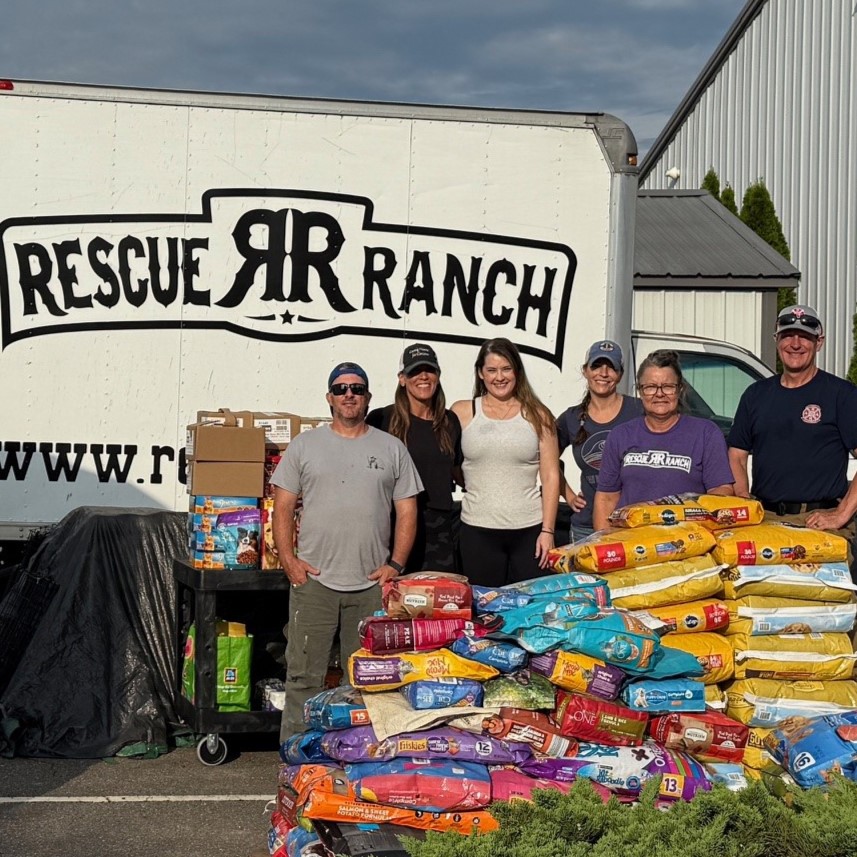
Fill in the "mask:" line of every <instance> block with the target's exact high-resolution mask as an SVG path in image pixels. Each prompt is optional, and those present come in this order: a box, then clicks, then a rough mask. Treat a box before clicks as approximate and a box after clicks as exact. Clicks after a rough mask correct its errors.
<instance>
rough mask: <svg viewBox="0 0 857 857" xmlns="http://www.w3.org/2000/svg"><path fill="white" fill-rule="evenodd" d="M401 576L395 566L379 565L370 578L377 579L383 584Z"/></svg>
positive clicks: (379, 583) (380, 584)
mask: <svg viewBox="0 0 857 857" xmlns="http://www.w3.org/2000/svg"><path fill="white" fill-rule="evenodd" d="M398 576H399V572H398V571H396V569H395V568H393V566H392V565H387V564H386V563H384V565H381V566H378V568H376V569H375V571H373V572H372V573H371V574H370V575H369V580H377V581H378V585H379V586H383V585H384V584H385V583H387V582H388V581H390V580H395V578H397V577H398Z"/></svg>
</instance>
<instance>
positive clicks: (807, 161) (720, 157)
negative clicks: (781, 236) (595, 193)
mask: <svg viewBox="0 0 857 857" xmlns="http://www.w3.org/2000/svg"><path fill="white" fill-rule="evenodd" d="M855 12H857V8H855V0H769V1H768V3H766V4H765V6H764V8H763V9H762V10H761V11H760V13H759V15H758V16H757V17H756V18H755V19H754V20H753V22H752V23H751V24H750V26H749V27H748V29H747V30H746V32H745V33H744V35H743V37H742V38H741V39H740V40H739V42H738V44H737V45H736V47H735V50H734V51H733V52H732V53H731V54H730V56H729V57H728V59H727V60H726V61H725V63H724V65H723V66H722V67H721V69H720V71H719V73H718V74H717V75H716V76H715V78H714V79H713V81H712V82H711V84H710V85H709V86H708V88H707V89H706V91H705V92H704V93H703V95H702V97H701V99H700V100H699V102H698V103H697V105H696V107H695V108H694V110H693V112H692V113H691V114H690V115H689V116H688V117H687V119H686V120H685V122H684V124H683V125H682V126H681V128H680V129H679V131H678V133H677V134H676V135H675V137H674V138H673V140H672V142H671V143H670V144H669V145H668V146H667V148H666V149H665V151H664V153H663V155H662V156H661V157H660V158H659V159H658V161H657V162H656V163H655V164H654V165H653V168H652V170H651V172H650V174H649V175H648V177H647V178H646V181H645V183H644V186H645V187H649V188H665V187H671V186H672V185H671V184H670V182H669V181H668V179H667V178H666V176H665V175H664V173H665V172H666V171H667V170H668V169H670V168H672V167H678V168H679V169H680V170H681V178H680V179H679V181H678V183H677V184H676V185H675V186H676V187H679V188H697V187H699V186H700V185H701V184H702V178H703V176H704V175H705V173H706V172H707V170H708V169H709V168H710V167H714V169H715V170H716V171H717V174H718V176H719V177H720V182H721V186H725V184H727V183H728V184H730V185H731V186H732V187H733V188H734V189H735V193H736V197H737V202H738V205H739V208H740V201H741V197H742V195H743V193H744V191H745V189H746V188H747V186H748V185H749V184H751V183H752V182H754V181H756V180H757V179H759V178H761V179H764V181H765V184H766V185H767V186H768V189H769V190H770V192H771V196H772V198H773V200H774V205H775V206H776V209H777V213H778V214H779V216H780V220H781V221H782V224H783V231H784V232H785V236H786V240H787V241H788V243H789V247H790V248H791V253H792V263H793V264H794V265H795V266H796V267H797V268H798V269H799V270H800V271H801V274H802V279H801V285H800V288H799V292H798V295H799V300H800V301H801V302H803V303H809V304H812V305H813V306H815V307H816V308H817V309H818V311H819V312H820V313H821V314H822V316H823V317H824V319H825V321H826V323H827V341H826V344H825V348H824V351H823V352H822V355H821V356H822V361H821V362H822V365H823V366H824V368H826V369H828V370H829V371H832V372H835V373H836V374H838V375H844V374H845V372H846V371H847V369H848V363H849V361H850V359H851V352H852V348H853V337H852V329H851V328H852V315H853V313H854V310H855V304H857V234H855V227H857V87H855V81H857V49H855V28H857V15H855ZM726 338H727V339H734V337H733V336H727V337H726Z"/></svg>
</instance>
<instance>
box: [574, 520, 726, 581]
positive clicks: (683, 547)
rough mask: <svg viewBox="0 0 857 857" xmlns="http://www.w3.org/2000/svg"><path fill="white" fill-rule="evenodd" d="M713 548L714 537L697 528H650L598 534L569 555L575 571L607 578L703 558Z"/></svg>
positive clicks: (683, 525)
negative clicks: (610, 574)
mask: <svg viewBox="0 0 857 857" xmlns="http://www.w3.org/2000/svg"><path fill="white" fill-rule="evenodd" d="M713 547H714V536H712V535H711V533H710V532H709V531H708V530H706V529H705V527H701V526H700V525H699V524H689V523H688V524H675V525H673V526H671V527H668V526H663V525H660V526H659V525H652V526H648V527H637V528H636V529H633V530H601V531H600V532H596V533H593V534H592V535H591V536H589V537H588V538H585V539H583V540H582V541H580V542H578V543H577V544H576V545H574V547H573V549H572V550H571V551H570V555H571V557H572V558H573V561H574V567H575V568H576V569H577V570H578V571H593V572H597V573H601V574H606V573H607V572H611V571H620V570H621V569H623V568H637V567H639V566H644V565H655V564H656V563H659V562H667V561H669V560H675V559H688V558H690V557H694V556H702V555H703V554H706V553H708V552H709V551H710V550H711V549H712V548H713ZM721 561H722V560H721Z"/></svg>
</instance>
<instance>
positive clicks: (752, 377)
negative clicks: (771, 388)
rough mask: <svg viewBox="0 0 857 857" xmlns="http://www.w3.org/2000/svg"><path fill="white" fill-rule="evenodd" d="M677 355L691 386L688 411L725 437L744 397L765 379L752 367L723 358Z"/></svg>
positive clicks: (692, 352) (705, 355) (699, 354)
mask: <svg viewBox="0 0 857 857" xmlns="http://www.w3.org/2000/svg"><path fill="white" fill-rule="evenodd" d="M678 354H679V358H680V360H681V371H682V373H683V374H684V379H685V382H686V383H687V385H688V391H687V393H688V396H687V404H688V411H689V412H690V413H691V414H693V415H694V416H697V417H706V418H707V419H709V420H713V421H714V422H715V423H717V425H718V426H720V428H721V430H722V431H723V433H724V434H728V432H729V429H730V428H732V420H733V419H734V417H735V411H736V410H737V409H738V401H739V399H740V398H741V394H742V393H743V392H744V390H746V389H747V387H749V386H750V384H752V383H753V382H754V381H758V380H759V379H760V378H761V377H762V376H761V375H760V374H759V373H758V372H756V371H755V370H754V369H752V368H751V367H750V366H747V365H746V364H744V363H740V362H738V361H737V360H735V359H733V358H730V357H727V356H726V355H723V354H711V353H708V354H701V353H699V352H695V351H679V353H678Z"/></svg>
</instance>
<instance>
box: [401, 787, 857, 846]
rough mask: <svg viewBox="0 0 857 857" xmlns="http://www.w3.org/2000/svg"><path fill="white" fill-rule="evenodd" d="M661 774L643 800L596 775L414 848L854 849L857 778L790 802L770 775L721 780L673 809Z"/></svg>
mask: <svg viewBox="0 0 857 857" xmlns="http://www.w3.org/2000/svg"><path fill="white" fill-rule="evenodd" d="M657 790H658V781H657V780H652V781H650V782H649V783H648V784H647V785H646V787H645V789H644V790H643V794H642V796H641V800H640V803H639V804H638V805H636V806H628V805H623V804H620V803H619V802H618V801H616V800H611V801H610V802H609V803H607V804H604V803H603V802H602V801H601V798H599V797H598V795H596V793H595V792H594V791H593V789H592V788H591V787H590V786H589V784H588V783H587V782H586V781H580V782H578V783H575V785H574V787H573V788H572V789H571V791H570V792H569V793H568V794H566V795H564V794H561V793H560V792H556V791H537V792H535V794H534V797H535V800H534V802H533V803H527V802H525V801H514V802H512V803H504V804H498V805H497V806H496V807H492V809H491V812H492V814H493V815H494V816H495V817H496V818H497V820H498V821H499V822H500V829H499V830H497V831H493V832H491V833H483V834H480V835H476V836H472V837H463V836H460V835H459V834H456V833H433V832H432V833H429V834H428V835H427V836H426V839H425V841H419V840H415V839H410V838H403V839H402V841H403V843H404V846H405V847H406V848H407V850H408V853H409V854H411V855H413V857H739V855H740V857H854V856H855V855H857V785H855V784H854V783H852V782H849V781H847V780H843V779H839V780H837V781H836V782H835V783H834V784H833V786H831V787H830V788H829V789H827V790H821V789H812V790H810V791H806V792H793V793H791V792H790V793H789V794H788V796H787V802H783V801H782V800H780V799H779V798H776V797H774V796H773V795H771V794H770V793H769V792H768V791H767V789H766V788H765V786H764V785H763V784H762V783H760V782H753V783H751V785H750V787H749V788H747V789H745V790H744V791H741V792H732V791H729V790H728V789H726V788H725V787H723V786H715V787H714V789H713V790H712V791H711V792H708V793H704V794H700V795H697V797H695V798H694V799H693V800H692V801H690V802H688V803H685V802H680V803H676V804H675V805H674V806H672V807H671V808H670V809H669V810H660V809H657V808H656V807H655V799H656V797H657Z"/></svg>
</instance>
